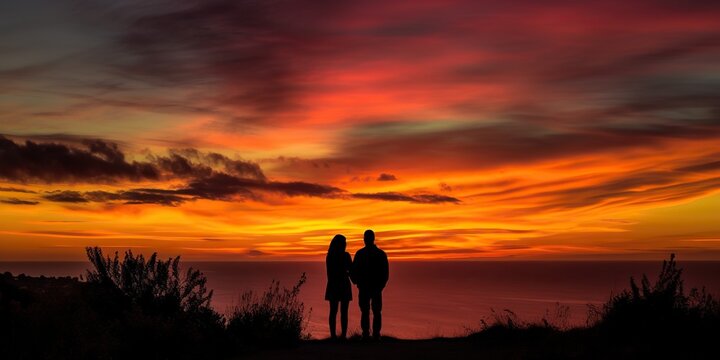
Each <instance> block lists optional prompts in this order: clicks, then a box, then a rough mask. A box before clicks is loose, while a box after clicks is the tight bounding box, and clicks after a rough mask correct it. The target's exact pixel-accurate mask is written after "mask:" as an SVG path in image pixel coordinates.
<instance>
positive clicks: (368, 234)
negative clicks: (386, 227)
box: [363, 230, 375, 246]
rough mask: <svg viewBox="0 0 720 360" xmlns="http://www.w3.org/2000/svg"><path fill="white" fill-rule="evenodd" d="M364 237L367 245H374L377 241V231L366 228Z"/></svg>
mask: <svg viewBox="0 0 720 360" xmlns="http://www.w3.org/2000/svg"><path fill="white" fill-rule="evenodd" d="M363 238H364V239H365V246H370V245H373V244H374V243H375V232H374V231H372V230H365V235H363Z"/></svg>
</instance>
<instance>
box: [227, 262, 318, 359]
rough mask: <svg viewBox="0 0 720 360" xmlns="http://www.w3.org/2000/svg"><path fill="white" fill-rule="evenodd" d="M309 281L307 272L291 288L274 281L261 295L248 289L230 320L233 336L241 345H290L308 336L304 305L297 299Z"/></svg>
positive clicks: (229, 329)
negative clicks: (305, 330)
mask: <svg viewBox="0 0 720 360" xmlns="http://www.w3.org/2000/svg"><path fill="white" fill-rule="evenodd" d="M305 281H306V276H305V273H303V274H302V275H301V276H300V280H298V282H297V284H296V285H295V286H293V287H292V288H290V289H288V288H285V287H281V286H280V283H279V282H278V281H273V282H272V284H271V285H270V287H269V288H268V289H267V290H266V291H265V292H264V293H263V294H262V295H260V296H258V295H257V294H256V293H255V292H253V291H247V292H245V293H243V294H242V295H241V297H240V302H239V304H238V305H237V306H235V308H234V309H233V311H232V314H231V315H230V318H229V320H228V323H227V330H228V332H229V334H230V336H231V337H232V338H233V339H235V341H236V342H237V343H240V344H252V345H254V346H260V347H266V346H287V345H292V344H294V343H296V342H298V341H299V340H301V339H303V338H305V337H306V336H305V335H304V334H303V331H304V329H305V326H306V320H305V305H304V304H303V303H302V302H301V301H300V300H299V299H298V295H299V294H300V288H301V287H302V285H303V284H304V283H305Z"/></svg>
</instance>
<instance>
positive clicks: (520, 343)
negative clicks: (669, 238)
mask: <svg viewBox="0 0 720 360" xmlns="http://www.w3.org/2000/svg"><path fill="white" fill-rule="evenodd" d="M588 307H589V312H588V321H587V326H585V327H580V328H567V327H566V326H565V325H562V324H563V323H564V317H566V313H565V311H564V310H563V309H562V307H559V309H558V311H556V312H555V317H552V316H547V315H546V316H545V317H544V318H543V319H541V320H540V321H539V322H524V321H521V320H519V319H518V318H517V316H516V315H515V314H514V313H513V312H512V311H510V310H507V309H506V310H503V311H502V312H493V316H492V317H491V319H490V321H487V320H485V321H482V322H481V328H480V330H479V331H476V332H472V331H471V333H470V335H469V336H468V338H469V339H471V340H473V341H476V342H478V343H480V344H482V345H484V346H488V347H496V348H497V347H500V348H503V347H507V346H514V347H515V348H516V350H517V351H518V352H519V353H521V354H522V356H523V357H527V358H602V359H605V358H638V357H639V358H644V357H654V358H660V359H664V358H716V357H715V356H717V355H720V350H718V349H717V347H716V346H715V342H716V341H717V337H718V335H720V302H719V301H718V300H717V299H715V298H713V297H712V296H711V295H710V294H709V293H708V292H707V291H706V290H705V288H700V289H697V288H693V289H691V290H690V292H689V293H687V294H686V293H685V292H684V282H683V279H682V269H680V268H678V266H677V262H676V261H675V255H674V254H671V255H670V259H669V260H666V261H663V264H662V268H661V270H660V273H659V274H658V278H657V280H656V281H655V283H654V284H651V283H650V280H649V279H648V277H647V275H643V277H642V280H641V282H640V285H639V286H638V284H637V282H636V281H635V279H633V278H632V277H631V278H630V289H626V290H624V291H622V292H620V293H619V294H616V295H611V296H610V299H609V300H608V301H607V302H606V303H605V304H603V305H602V306H592V305H589V306H588Z"/></svg>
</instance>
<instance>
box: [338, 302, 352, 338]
mask: <svg viewBox="0 0 720 360" xmlns="http://www.w3.org/2000/svg"><path fill="white" fill-rule="evenodd" d="M340 306H341V308H340V327H341V329H342V333H341V335H340V337H341V338H343V339H344V338H345V337H346V336H347V327H348V307H349V306H350V301H347V300H343V301H341V302H340Z"/></svg>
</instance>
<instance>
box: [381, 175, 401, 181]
mask: <svg viewBox="0 0 720 360" xmlns="http://www.w3.org/2000/svg"><path fill="white" fill-rule="evenodd" d="M395 180H397V177H395V175H393V174H385V173H382V174H380V176H378V178H377V181H395Z"/></svg>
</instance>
